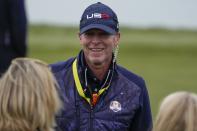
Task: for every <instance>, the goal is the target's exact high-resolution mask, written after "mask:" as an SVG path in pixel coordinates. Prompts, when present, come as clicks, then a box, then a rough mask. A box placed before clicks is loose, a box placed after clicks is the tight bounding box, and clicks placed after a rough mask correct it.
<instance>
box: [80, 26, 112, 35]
mask: <svg viewBox="0 0 197 131" xmlns="http://www.w3.org/2000/svg"><path fill="white" fill-rule="evenodd" d="M90 29H101V30H103V31H105V32H107V33H109V34H112V35H113V34H116V31H115V30H113V29H112V28H110V27H108V26H106V25H101V24H90V25H88V26H86V27H83V28H81V30H80V34H83V33H84V32H86V31H87V30H90Z"/></svg>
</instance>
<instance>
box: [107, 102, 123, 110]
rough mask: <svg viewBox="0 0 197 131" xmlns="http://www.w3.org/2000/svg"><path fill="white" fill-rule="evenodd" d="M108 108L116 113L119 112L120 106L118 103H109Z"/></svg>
mask: <svg viewBox="0 0 197 131" xmlns="http://www.w3.org/2000/svg"><path fill="white" fill-rule="evenodd" d="M109 108H110V109H111V110H112V111H114V112H118V111H121V104H120V103H119V102H118V101H111V103H110V106H109Z"/></svg>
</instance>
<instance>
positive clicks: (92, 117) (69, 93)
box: [51, 58, 152, 131]
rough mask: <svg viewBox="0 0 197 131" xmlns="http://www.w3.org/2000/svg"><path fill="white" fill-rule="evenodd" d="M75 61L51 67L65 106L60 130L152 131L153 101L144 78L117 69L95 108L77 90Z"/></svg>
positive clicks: (60, 114)
mask: <svg viewBox="0 0 197 131" xmlns="http://www.w3.org/2000/svg"><path fill="white" fill-rule="evenodd" d="M78 59H79V58H78ZM73 61H74V58H71V59H69V60H67V61H65V62H59V63H56V64H52V65H51V68H52V71H53V73H54V75H55V77H56V79H57V81H58V83H59V86H60V95H61V98H62V101H63V104H64V108H63V110H62V111H61V112H60V113H59V114H58V115H57V117H56V120H57V126H58V127H57V130H60V131H151V129H152V116H151V110H150V103H149V97H148V92H147V89H146V86H145V83H144V80H143V79H142V78H141V77H139V76H137V75H135V74H133V73H131V72H130V71H128V70H126V69H125V68H123V67H121V66H118V65H116V67H115V73H114V75H113V78H112V83H111V84H110V87H109V88H108V90H106V91H105V92H104V93H103V94H102V95H101V97H100V99H99V101H98V102H97V104H96V106H95V107H93V108H92V107H91V106H90V104H89V103H88V102H87V101H86V100H85V99H84V98H82V97H81V96H80V95H79V93H78V91H77V89H76V85H75V81H74V77H73V71H72V64H73ZM78 66H79V65H78ZM78 68H79V70H80V67H78Z"/></svg>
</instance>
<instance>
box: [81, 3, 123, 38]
mask: <svg viewBox="0 0 197 131" xmlns="http://www.w3.org/2000/svg"><path fill="white" fill-rule="evenodd" d="M94 28H96V29H101V30H103V31H105V32H107V33H109V34H116V32H119V23H118V18H117V15H116V13H115V12H114V11H113V10H112V9H111V8H110V7H109V6H107V5H105V4H103V3H101V2H98V3H95V4H92V5H90V6H88V7H87V8H86V9H85V10H84V12H83V14H82V16H81V20H80V34H83V33H84V32H86V31H87V30H90V29H94Z"/></svg>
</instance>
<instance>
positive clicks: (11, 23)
mask: <svg viewBox="0 0 197 131" xmlns="http://www.w3.org/2000/svg"><path fill="white" fill-rule="evenodd" d="M26 28H27V19H26V13H25V5H24V0H0V76H1V75H2V74H3V73H4V72H5V71H6V70H7V68H8V66H9V65H10V63H11V61H12V59H14V58H16V57H24V56H26V52H27V47H26Z"/></svg>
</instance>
